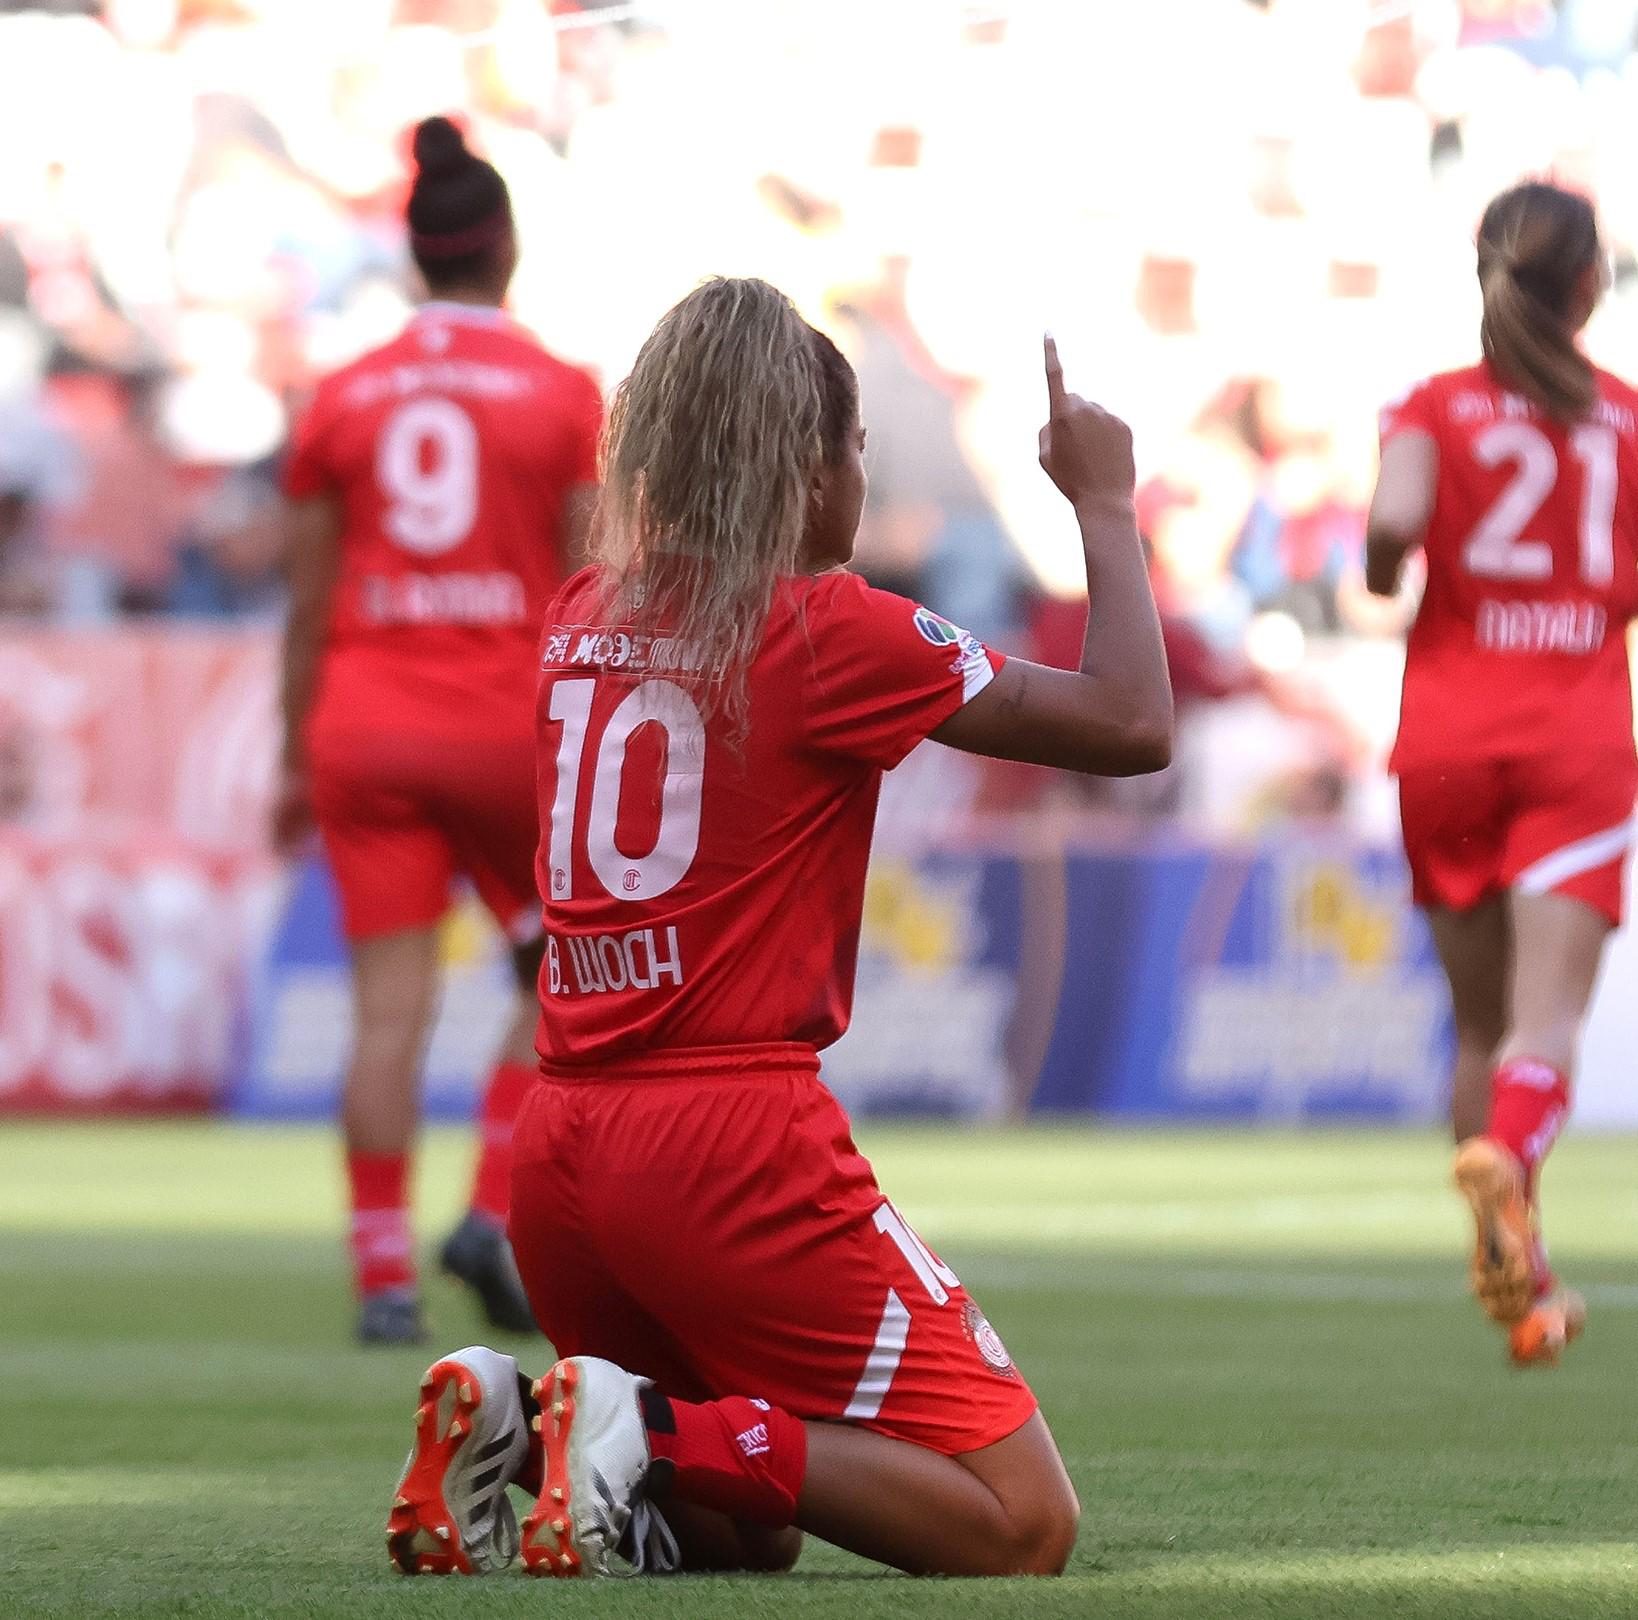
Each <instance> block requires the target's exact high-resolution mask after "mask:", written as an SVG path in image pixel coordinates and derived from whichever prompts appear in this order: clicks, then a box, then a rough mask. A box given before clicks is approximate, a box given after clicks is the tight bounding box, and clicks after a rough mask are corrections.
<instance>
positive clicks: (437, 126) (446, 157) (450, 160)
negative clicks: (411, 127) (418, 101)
mask: <svg viewBox="0 0 1638 1620" xmlns="http://www.w3.org/2000/svg"><path fill="white" fill-rule="evenodd" d="M414 153H415V167H416V168H417V169H418V170H419V171H420V172H421V173H422V174H423V175H425V176H426V177H427V178H428V179H430V180H441V179H444V178H445V177H447V176H450V175H456V174H459V173H460V172H461V170H462V169H464V168H465V167H466V166H467V164H469V163H470V162H472V153H471V152H469V151H468V150H467V146H466V137H465V136H464V135H463V134H462V133H461V132H460V130H459V129H457V128H456V127H455V125H454V124H452V123H451V122H450V121H449V119H447V118H423V119H422V120H421V122H420V123H419V124H417V125H416V126H415V144H414Z"/></svg>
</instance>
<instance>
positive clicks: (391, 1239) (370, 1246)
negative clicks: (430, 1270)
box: [347, 1152, 415, 1294]
mask: <svg viewBox="0 0 1638 1620" xmlns="http://www.w3.org/2000/svg"><path fill="white" fill-rule="evenodd" d="M347 1180H348V1183H349V1184H350V1186H351V1188H352V1200H353V1224H352V1236H351V1245H352V1251H353V1275H354V1278H355V1280H356V1281H357V1284H358V1291H359V1293H361V1294H376V1293H379V1292H381V1290H382V1289H384V1288H413V1287H414V1286H415V1253H414V1245H413V1244H412V1243H411V1241H410V1227H409V1203H408V1199H407V1197H406V1192H407V1189H408V1184H409V1155H408V1154H405V1153H351V1152H350V1153H348V1155H347Z"/></svg>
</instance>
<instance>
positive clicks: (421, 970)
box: [313, 754, 453, 1343]
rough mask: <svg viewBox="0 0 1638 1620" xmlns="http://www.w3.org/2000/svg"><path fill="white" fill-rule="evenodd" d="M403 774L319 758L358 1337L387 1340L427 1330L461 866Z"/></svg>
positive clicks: (316, 781) (317, 799) (318, 804)
mask: <svg viewBox="0 0 1638 1620" xmlns="http://www.w3.org/2000/svg"><path fill="white" fill-rule="evenodd" d="M389 764H396V761H394V762H389ZM394 774H395V772H394V770H393V769H390V768H388V767H386V766H383V765H382V764H381V762H379V761H371V760H368V759H366V760H364V761H362V762H358V761H354V760H350V759H349V758H348V757H346V756H345V755H344V754H342V755H337V756H335V757H324V758H321V759H316V760H315V763H314V778H313V787H314V809H315V810H316V812H317V815H318V822H319V830H320V833H321V834H322V836H323V840H324V848H325V853H326V854H327V855H328V857H329V861H330V867H331V871H332V873H333V874H334V877H335V883H336V889H337V892H338V894H339V896H340V901H341V923H342V929H343V932H344V933H345V934H346V936H347V941H348V946H349V950H350V952H351V957H352V976H353V1001H354V1017H353V1049H352V1054H351V1057H350V1059H349V1061H348V1065H347V1075H346V1080H345V1083H344V1087H343V1093H342V1127H343V1132H344V1135H345V1138H346V1146H347V1175H348V1181H349V1183H350V1189H351V1196H352V1212H353V1213H352V1255H353V1267H354V1276H355V1281H356V1284H357V1289H358V1293H359V1297H360V1316H359V1336H360V1338H362V1339H364V1340H365V1341H366V1342H385V1343H394V1342H413V1341H416V1340H418V1339H420V1338H421V1337H422V1329H421V1320H420V1305H419V1300H418V1295H417V1288H416V1271H415V1259H414V1245H413V1242H412V1238H411V1231H410V1220H409V1175H410V1153H411V1148H412V1146H413V1143H414V1138H415V1130H416V1125H417V1122H418V1119H419V1115H420V1076H421V1062H422V1057H423V1054H424V1053H425V1050H426V1043H427V1038H428V1035H429V1034H430V1031H431V1024H432V1017H433V1009H434V1005H435V1001H436V995H437V979H438V933H437V924H438V921H439V919H440V918H441V917H442V915H443V913H444V910H445V908H446V906H447V905H448V900H449V885H450V880H451V876H452V872H453V868H452V860H453V856H452V852H451V851H450V848H449V845H448V842H447V840H446V839H445V838H444V836H443V834H442V833H441V832H440V831H439V830H438V829H437V828H436V827H433V826H430V825H429V824H428V823H427V821H426V818H425V816H424V814H423V813H422V811H421V809H420V807H419V806H418V804H417V803H416V801H415V798H414V797H413V796H412V795H411V794H409V793H407V792H406V791H404V790H402V789H401V788H400V787H399V786H398V785H397V784H396V783H395V781H394V779H393V778H394Z"/></svg>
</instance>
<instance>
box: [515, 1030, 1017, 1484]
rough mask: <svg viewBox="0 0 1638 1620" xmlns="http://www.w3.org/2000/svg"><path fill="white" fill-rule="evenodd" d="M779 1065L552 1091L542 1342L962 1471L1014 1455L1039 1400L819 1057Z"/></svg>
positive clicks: (539, 1207) (532, 1200) (537, 1196)
mask: <svg viewBox="0 0 1638 1620" xmlns="http://www.w3.org/2000/svg"><path fill="white" fill-rule="evenodd" d="M780 1050H781V1049H777V1048H775V1049H768V1051H769V1053H770V1060H769V1061H767V1062H763V1063H759V1064H758V1066H757V1067H756V1068H755V1069H754V1070H746V1069H745V1068H744V1067H741V1068H740V1069H739V1072H738V1073H734V1072H733V1069H732V1065H733V1064H734V1063H735V1062H736V1061H738V1062H740V1063H741V1064H742V1063H743V1058H742V1057H741V1056H740V1055H739V1054H730V1053H728V1052H726V1051H725V1052H723V1053H721V1054H720V1061H719V1062H718V1063H717V1064H715V1065H709V1055H708V1054H705V1053H697V1054H690V1055H689V1056H690V1059H691V1060H693V1061H692V1068H691V1072H690V1073H689V1074H688V1075H687V1076H677V1077H675V1078H666V1077H664V1076H663V1075H657V1076H655V1077H651V1078H641V1079H631V1078H623V1079H586V1080H578V1079H577V1080H556V1079H553V1078H551V1077H548V1078H546V1079H545V1080H544V1081H543V1082H542V1084H541V1085H539V1086H538V1087H536V1089H535V1091H534V1094H533V1095H532V1096H531V1097H530V1098H529V1100H528V1101H527V1102H526V1103H525V1104H524V1107H523V1110H522V1112H521V1114H520V1115H519V1118H518V1124H517V1134H516V1137H515V1138H514V1148H513V1152H514V1159H513V1169H512V1224H511V1235H512V1246H513V1250H514V1252H515V1253H516V1255H517V1261H518V1268H519V1270H520V1271H521V1272H522V1275H523V1282H524V1287H525V1288H526V1289H527V1290H528V1293H529V1300H530V1303H531V1304H532V1305H533V1306H534V1310H535V1315H536V1316H537V1318H538V1319H539V1321H540V1324H541V1326H542V1327H543V1328H544V1329H545V1330H546V1334H547V1337H548V1338H550V1339H551V1341H552V1343H553V1344H554V1345H555V1346H556V1347H557V1353H558V1354H559V1355H562V1356H570V1355H596V1356H604V1357H606V1358H607V1359H609V1360H610V1361H614V1362H617V1363H619V1364H620V1365H621V1366H623V1367H626V1368H628V1369H629V1370H630V1371H632V1372H635V1373H639V1374H642V1375H643V1376H645V1377H648V1378H652V1379H653V1380H654V1381H655V1383H656V1384H657V1385H658V1386H659V1388H660V1390H661V1391H662V1392H663V1393H665V1394H668V1395H674V1396H676V1397H678V1398H679V1399H681V1400H690V1401H703V1400H714V1399H717V1398H720V1397H722V1396H726V1395H745V1396H749V1397H752V1398H754V1399H759V1400H765V1401H769V1402H771V1403H773V1404H774V1405H776V1406H780V1407H783V1408H784V1409H785V1410H786V1411H788V1412H790V1413H792V1414H793V1415H794V1416H796V1417H800V1418H810V1419H847V1420H850V1421H852V1422H855V1423H859V1424H862V1425H863V1426H864V1427H866V1428H871V1429H876V1430H879V1431H880V1432H881V1433H883V1434H888V1435H893V1436H895V1437H897V1438H899V1439H902V1440H908V1441H912V1442H914V1443H915V1444H917V1445H921V1446H926V1447H929V1448H931V1449H932V1450H934V1451H938V1452H943V1453H945V1454H946V1455H951V1456H954V1455H957V1454H959V1453H961V1452H967V1451H976V1450H978V1449H979V1448H980V1447H982V1446H987V1445H991V1444H993V1443H994V1442H995V1441H997V1440H1001V1439H1004V1438H1005V1437H1006V1436H1007V1435H1009V1434H1011V1433H1012V1432H1013V1431H1014V1430H1015V1429H1017V1428H1019V1427H1020V1426H1021V1425H1022V1424H1024V1423H1026V1422H1027V1421H1028V1420H1029V1418H1030V1416H1031V1414H1032V1413H1033V1412H1034V1411H1035V1397H1034V1396H1033V1395H1032V1394H1031V1393H1030V1389H1029V1386H1028V1385H1027V1384H1026V1383H1025V1382H1024V1380H1023V1378H1022V1377H1021V1376H1020V1374H1019V1372H1018V1370H1017V1368H1015V1367H1014V1366H1013V1364H1012V1361H1011V1358H1010V1357H1009V1356H1008V1354H1007V1352H1006V1350H1005V1349H1004V1348H1003V1346H1002V1343H1001V1340H1000V1339H999V1338H998V1337H997V1336H996V1333H995V1331H994V1329H992V1328H991V1327H990V1325H989V1323H988V1322H987V1321H985V1319H984V1317H983V1314H982V1313H981V1312H980V1311H979V1309H978V1306H977V1305H976V1304H974V1302H973V1301H972V1299H971V1298H970V1297H969V1296H968V1294H967V1292H966V1290H965V1289H964V1288H962V1286H961V1284H960V1282H958V1281H957V1279H956V1278H955V1276H954V1275H953V1274H952V1273H951V1272H950V1271H949V1270H948V1268H947V1267H945V1266H944V1265H943V1263H942V1262H941V1261H939V1260H938V1259H937V1258H936V1257H935V1256H934V1255H933V1254H932V1253H931V1251H929V1250H928V1249H927V1248H926V1247H925V1246H924V1245H923V1244H922V1243H921V1242H920V1240H919V1239H918V1238H916V1236H915V1235H914V1234H913V1233H912V1232H911V1231H910V1229H909V1228H908V1227H907V1226H906V1225H905V1224H904V1222H903V1221H902V1220H901V1219H900V1217H899V1215H898V1213H897V1212H896V1211H895V1210H894V1208H893V1206H892V1205H891V1204H890V1203H888V1202H887V1200H886V1199H885V1198H884V1197H883V1196H882V1192H881V1189H880V1188H879V1187H878V1186H877V1185H876V1178H875V1176H874V1175H873V1174H872V1172H871V1169H870V1166H869V1164H868V1163H867V1162H866V1161H865V1159H864V1157H863V1156H862V1155H861V1154H860V1152H859V1150H858V1149H857V1148H856V1147H854V1145H853V1140H852V1137H851V1135H850V1132H849V1128H848V1122H847V1117H846V1115H844V1114H843V1112H842V1109H841V1106H840V1105H839V1104H838V1103H837V1101H836V1099H835V1098H834V1097H832V1096H831V1094H830V1092H829V1091H828V1090H826V1088H825V1087H824V1086H823V1085H822V1084H821V1083H820V1081H819V1078H818V1076H817V1075H816V1074H815V1073H814V1072H813V1059H812V1056H811V1054H807V1055H806V1057H805V1059H804V1058H803V1057H800V1056H796V1057H792V1056H786V1057H783V1058H781V1057H780V1056H779V1055H777V1054H778V1053H779V1052H780ZM792 1050H793V1051H794V1050H796V1049H792ZM677 1056H678V1057H679V1058H681V1057H682V1054H678V1055H677ZM702 1061H703V1062H705V1063H706V1064H707V1065H708V1066H710V1067H716V1068H720V1069H723V1070H726V1071H727V1072H724V1073H722V1074H720V1075H719V1076H717V1077H714V1078H703V1079H702V1078H699V1076H700V1074H701V1073H702ZM656 1066H658V1065H656Z"/></svg>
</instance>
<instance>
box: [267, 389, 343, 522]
mask: <svg viewBox="0 0 1638 1620" xmlns="http://www.w3.org/2000/svg"><path fill="white" fill-rule="evenodd" d="M328 400H329V390H328V389H326V388H323V387H321V388H320V389H319V391H318V392H317V393H316V394H315V395H314V396H313V398H312V400H311V401H310V402H309V403H308V406H307V409H306V410H305V411H303V412H302V413H301V416H300V417H299V418H298V419H297V422H296V426H295V431H294V432H292V434H291V435H290V447H289V449H288V450H287V451H286V452H285V457H284V465H283V466H282V467H281V468H280V469H279V487H280V488H281V489H282V490H283V491H284V493H285V494H286V495H288V496H289V497H290V498H291V500H293V501H305V500H310V499H311V498H312V497H313V496H315V495H322V494H323V493H324V492H325V491H326V490H328V489H333V488H334V487H335V477H334V475H333V473H332V472H331V470H330V467H329V464H328V462H327V461H326V459H325V443H324V441H325V425H326V421H327V418H328V416H329V411H328V409H327V405H328Z"/></svg>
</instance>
